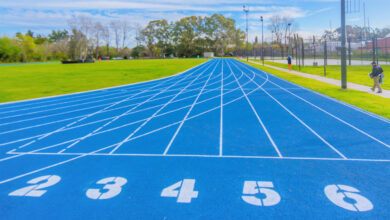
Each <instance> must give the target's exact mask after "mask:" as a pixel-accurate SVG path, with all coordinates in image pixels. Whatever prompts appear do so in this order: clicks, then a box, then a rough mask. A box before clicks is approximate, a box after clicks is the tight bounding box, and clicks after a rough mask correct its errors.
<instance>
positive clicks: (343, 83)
mask: <svg viewBox="0 0 390 220" xmlns="http://www.w3.org/2000/svg"><path fill="white" fill-rule="evenodd" d="M345 34H346V33H345V0H341V88H342V89H347V53H346V52H347V50H346V48H345V40H346V36H345Z"/></svg>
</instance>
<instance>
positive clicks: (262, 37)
mask: <svg viewBox="0 0 390 220" xmlns="http://www.w3.org/2000/svg"><path fill="white" fill-rule="evenodd" d="M260 21H261V60H263V66H264V19H263V16H261V17H260Z"/></svg>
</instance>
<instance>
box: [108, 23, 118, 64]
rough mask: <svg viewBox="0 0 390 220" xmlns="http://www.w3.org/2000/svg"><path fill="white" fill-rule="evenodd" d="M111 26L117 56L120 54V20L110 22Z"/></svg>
mask: <svg viewBox="0 0 390 220" xmlns="http://www.w3.org/2000/svg"><path fill="white" fill-rule="evenodd" d="M110 28H111V30H112V32H113V33H114V37H115V45H116V56H118V54H119V43H120V22H119V21H117V20H115V21H111V22H110Z"/></svg>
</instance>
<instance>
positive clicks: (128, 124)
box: [0, 73, 243, 146]
mask: <svg viewBox="0 0 390 220" xmlns="http://www.w3.org/2000/svg"><path fill="white" fill-rule="evenodd" d="M231 76H232V74H229V77H231ZM242 77H243V73H241V76H240V78H239V79H241V78H242ZM233 82H234V81H233ZM233 82H230V83H229V84H231V83H233ZM226 85H227V84H226ZM217 90H218V89H217ZM236 90H237V89H234V90H231V91H229V92H227V93H226V94H230V93H232V92H234V91H236ZM206 93H207V92H206ZM206 93H203V94H206ZM196 96H197V95H193V96H190V97H185V98H182V99H179V100H176V101H174V102H179V101H182V100H185V99H190V98H193V97H196ZM218 97H219V95H217V96H213V97H211V98H208V99H205V100H203V101H200V102H199V103H197V104H201V103H204V102H207V101H209V100H212V99H215V98H218ZM155 100H157V99H155ZM174 102H173V103H174ZM159 106H161V105H158V106H153V107H149V108H145V109H142V110H139V111H134V112H131V113H129V114H127V115H130V114H133V113H137V112H141V111H144V110H150V109H153V108H156V107H159ZM190 106H191V105H187V106H183V107H180V108H178V109H175V110H171V111H168V112H165V113H163V114H160V115H157V116H156V117H160V116H163V115H166V114H169V113H172V112H175V111H179V110H182V109H185V108H188V107H190ZM113 118H115V116H113V117H110V118H105V119H102V120H98V121H93V122H90V123H86V124H82V125H79V126H74V127H71V128H67V129H65V130H63V131H67V130H71V129H75V128H79V127H83V126H87V125H90V124H94V123H99V122H103V121H107V120H110V119H113ZM142 121H143V120H138V121H134V122H131V123H127V124H124V125H121V126H118V127H114V128H112V129H108V130H105V131H101V132H97V133H96V134H95V135H97V134H102V133H105V132H108V131H112V130H115V129H119V128H122V127H126V126H130V125H132V124H135V123H138V122H142ZM39 136H42V135H36V136H33V137H28V138H23V139H19V140H14V141H11V142H7V143H2V144H0V146H4V145H8V144H12V143H16V142H20V141H24V140H28V139H32V138H35V137H39ZM78 139H79V138H76V139H73V140H71V141H66V142H62V143H60V144H65V143H69V142H72V141H76V140H78Z"/></svg>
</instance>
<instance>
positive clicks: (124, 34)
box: [121, 20, 130, 49]
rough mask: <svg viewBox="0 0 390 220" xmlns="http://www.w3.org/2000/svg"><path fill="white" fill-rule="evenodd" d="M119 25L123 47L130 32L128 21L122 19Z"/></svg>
mask: <svg viewBox="0 0 390 220" xmlns="http://www.w3.org/2000/svg"><path fill="white" fill-rule="evenodd" d="M121 27H122V49H124V48H125V45H126V43H127V38H128V35H129V32H130V25H129V23H127V21H126V20H123V21H122V23H121Z"/></svg>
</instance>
